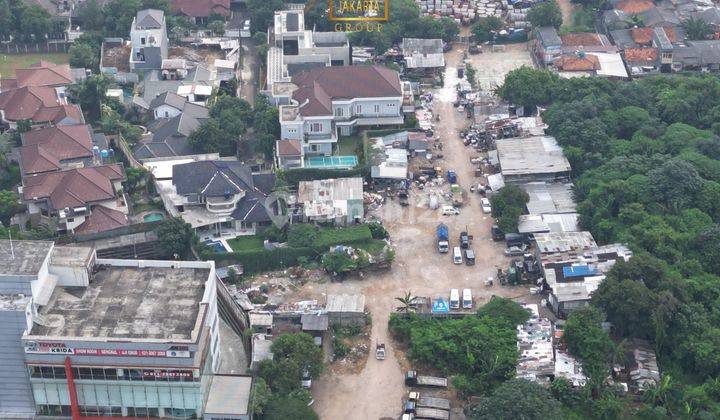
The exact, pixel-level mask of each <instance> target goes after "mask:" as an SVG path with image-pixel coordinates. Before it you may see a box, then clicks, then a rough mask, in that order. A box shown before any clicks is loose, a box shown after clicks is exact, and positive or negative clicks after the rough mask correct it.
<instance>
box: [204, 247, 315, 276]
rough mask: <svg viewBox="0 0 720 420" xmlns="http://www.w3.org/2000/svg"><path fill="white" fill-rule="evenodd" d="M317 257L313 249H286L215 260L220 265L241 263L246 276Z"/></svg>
mask: <svg viewBox="0 0 720 420" xmlns="http://www.w3.org/2000/svg"><path fill="white" fill-rule="evenodd" d="M317 255H318V254H317V252H315V250H314V249H312V248H293V247H285V248H275V249H269V250H268V249H259V250H254V251H240V252H231V253H227V254H215V255H213V258H214V259H215V261H216V262H217V263H218V264H220V265H230V264H235V263H240V264H242V265H243V268H244V270H245V273H246V274H253V273H262V272H265V271H271V270H278V269H282V268H287V267H294V266H296V265H298V259H299V258H300V257H305V258H308V259H315V258H317Z"/></svg>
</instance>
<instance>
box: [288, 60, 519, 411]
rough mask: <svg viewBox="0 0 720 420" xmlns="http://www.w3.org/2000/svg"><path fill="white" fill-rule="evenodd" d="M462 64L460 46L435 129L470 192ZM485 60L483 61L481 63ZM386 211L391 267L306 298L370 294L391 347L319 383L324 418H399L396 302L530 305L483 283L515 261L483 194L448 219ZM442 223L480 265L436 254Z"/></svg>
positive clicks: (375, 329)
mask: <svg viewBox="0 0 720 420" xmlns="http://www.w3.org/2000/svg"><path fill="white" fill-rule="evenodd" d="M513 54H515V53H513ZM489 55H490V54H488V55H487V56H486V57H485V58H486V60H487V59H489V57H488V56H489ZM461 59H462V54H461V52H460V51H459V49H458V48H457V47H456V48H455V49H454V50H453V51H451V52H450V53H448V54H447V56H446V60H447V62H448V64H447V69H446V73H445V86H446V87H445V88H443V89H440V90H439V91H438V92H436V99H435V102H434V105H433V106H434V111H435V112H436V113H439V114H440V122H439V123H436V126H435V129H436V133H437V134H438V135H439V136H440V137H441V138H442V140H443V143H444V144H443V146H444V147H443V152H444V155H445V159H444V162H443V163H442V165H443V166H444V168H445V169H454V170H455V171H457V173H458V181H459V183H460V184H461V185H462V186H463V187H465V188H466V189H467V188H468V187H469V185H470V184H471V183H472V182H473V181H474V182H478V180H477V178H474V176H473V175H474V168H473V166H472V165H471V163H470V157H471V156H475V155H476V152H474V150H472V149H470V148H466V147H465V146H464V145H463V143H462V142H461V140H460V138H459V136H458V130H459V129H460V128H463V127H465V126H467V125H468V124H469V120H468V119H467V118H466V117H465V113H464V112H458V111H456V110H455V109H454V108H453V105H452V102H453V101H454V99H455V89H454V86H455V84H456V83H457V73H456V71H457V66H458V64H460V62H461ZM480 59H481V57H478V61H481V60H480ZM528 60H529V59H528ZM476 68H479V67H477V66H476ZM508 71H509V70H508ZM379 213H380V214H379V216H380V217H382V218H383V221H384V224H385V226H386V227H387V228H388V230H389V232H390V236H391V239H392V241H393V243H394V245H395V246H396V249H397V251H396V260H395V263H394V264H393V267H392V269H391V270H389V271H387V272H383V273H380V274H370V275H366V276H365V278H363V279H352V280H346V281H344V282H342V283H327V284H317V283H314V284H313V283H309V284H307V285H306V286H305V287H304V288H303V289H304V290H303V291H302V292H303V294H304V295H305V296H316V297H318V298H320V299H322V296H323V295H325V294H328V293H330V294H332V293H363V294H364V295H365V297H366V307H367V309H368V310H369V311H370V313H371V315H372V335H371V340H372V345H374V343H375V342H384V343H386V346H387V347H388V348H387V356H386V358H385V360H384V361H378V360H375V358H374V357H373V356H372V355H371V357H370V358H369V359H368V362H367V364H366V366H365V368H364V369H363V370H362V371H361V372H360V373H358V374H352V375H334V376H332V375H329V374H325V375H323V376H322V377H321V378H319V379H318V380H316V381H315V382H314V384H313V395H314V398H315V405H314V407H315V410H316V411H317V412H318V414H319V415H320V417H321V418H322V419H327V420H337V419H345V420H368V419H371V420H374V419H381V418H398V417H399V415H400V412H401V403H402V399H403V397H404V396H406V395H407V394H406V393H407V391H408V389H407V388H406V387H405V386H404V384H403V378H404V376H403V368H402V367H401V364H400V362H399V360H398V358H397V354H396V352H397V351H398V350H397V349H396V348H394V347H393V345H392V344H393V342H392V340H391V338H390V336H389V333H388V328H387V323H388V318H389V315H390V313H391V312H392V311H393V310H394V308H395V307H396V306H397V302H396V301H395V297H398V296H402V295H404V294H405V292H406V291H408V290H409V291H411V292H412V294H413V295H415V296H429V297H437V296H445V297H446V298H447V296H448V295H449V292H450V289H451V288H457V289H462V288H470V289H472V291H473V297H474V299H475V302H476V305H482V304H484V303H486V302H487V301H488V300H489V299H490V297H491V296H492V295H501V296H508V297H520V299H519V300H521V301H529V300H530V299H531V298H530V297H529V296H528V288H527V287H520V286H518V287H500V286H499V285H498V284H497V282H496V283H495V285H494V286H493V287H490V288H486V287H485V286H484V285H483V281H484V279H486V278H487V277H488V276H491V275H492V276H494V275H495V273H496V271H497V266H498V265H502V266H503V268H506V266H507V264H508V261H509V260H508V259H507V258H506V257H505V256H504V255H503V249H504V247H503V245H502V244H501V243H495V242H493V241H492V239H491V237H490V226H491V225H492V219H491V217H490V216H489V215H485V214H483V212H482V210H481V207H480V195H478V194H469V202H467V203H466V205H465V206H464V207H463V208H462V210H461V213H460V215H458V216H441V215H440V214H439V213H438V212H437V211H432V212H431V211H428V210H425V209H418V208H416V207H415V206H414V205H413V203H411V205H410V206H408V207H400V206H399V205H398V204H397V202H396V201H389V202H388V203H387V204H385V205H384V206H383V207H382V208H381V209H380V211H379ZM440 221H444V222H445V223H446V224H447V225H448V227H449V228H450V235H451V236H450V240H451V246H454V245H457V244H458V236H459V233H460V231H461V230H464V229H465V228H466V227H467V228H468V229H469V232H470V233H471V234H472V235H474V241H473V244H472V248H473V249H474V250H475V254H476V264H475V265H474V266H465V265H453V263H452V261H451V254H439V253H438V252H437V250H436V243H435V233H434V232H435V227H436V226H437V224H438V223H439V222H440ZM371 351H372V350H371ZM461 417H462V415H459V416H457V417H456V418H461Z"/></svg>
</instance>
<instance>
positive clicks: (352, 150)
mask: <svg viewBox="0 0 720 420" xmlns="http://www.w3.org/2000/svg"><path fill="white" fill-rule="evenodd" d="M362 143H363V141H362V138H361V137H360V136H350V137H341V138H340V139H338V142H337V151H338V155H341V156H348V155H355V156H357V155H359V154H360V149H361V148H362Z"/></svg>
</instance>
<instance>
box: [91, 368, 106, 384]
mask: <svg viewBox="0 0 720 420" xmlns="http://www.w3.org/2000/svg"><path fill="white" fill-rule="evenodd" d="M92 375H93V379H95V380H99V381H104V380H105V369H98V368H93V369H92Z"/></svg>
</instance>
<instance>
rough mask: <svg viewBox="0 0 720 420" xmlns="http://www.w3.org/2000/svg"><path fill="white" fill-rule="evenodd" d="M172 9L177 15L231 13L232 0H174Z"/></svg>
mask: <svg viewBox="0 0 720 420" xmlns="http://www.w3.org/2000/svg"><path fill="white" fill-rule="evenodd" d="M170 10H171V11H172V13H173V14H175V15H184V16H190V17H208V16H210V15H211V14H212V13H218V14H220V15H222V16H228V15H229V14H230V0H172V1H171V2H170Z"/></svg>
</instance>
